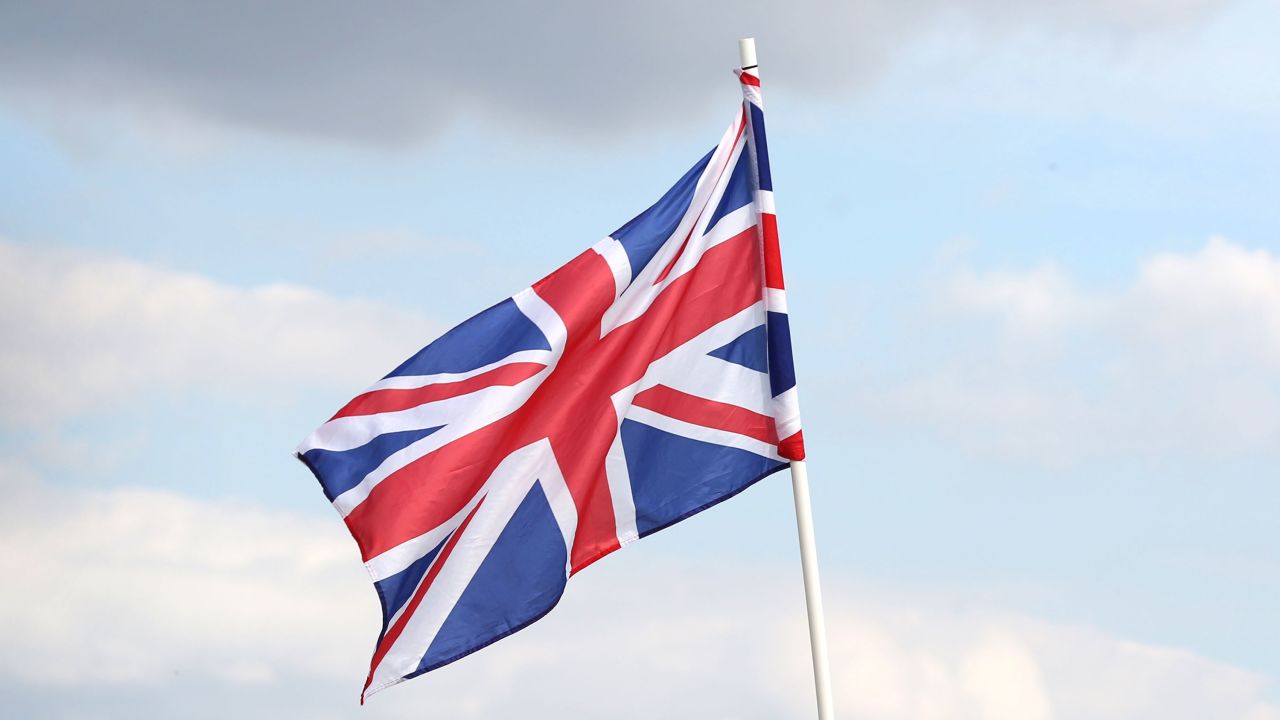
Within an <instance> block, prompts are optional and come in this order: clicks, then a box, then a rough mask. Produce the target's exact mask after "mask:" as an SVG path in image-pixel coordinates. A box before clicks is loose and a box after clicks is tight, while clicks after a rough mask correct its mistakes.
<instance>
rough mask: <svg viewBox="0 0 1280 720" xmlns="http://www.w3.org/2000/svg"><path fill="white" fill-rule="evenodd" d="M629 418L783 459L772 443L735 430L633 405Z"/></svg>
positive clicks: (700, 438) (688, 435)
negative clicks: (701, 423)
mask: <svg viewBox="0 0 1280 720" xmlns="http://www.w3.org/2000/svg"><path fill="white" fill-rule="evenodd" d="M627 419H628V420H635V421H636V422H639V423H644V424H645V425H649V426H650V427H655V428H657V429H659V430H665V431H666V432H669V433H671V434H673V435H680V436H682V437H687V438H692V439H694V440H701V441H703V442H708V443H712V444H714V445H728V446H729V447H734V448H738V449H739V450H746V451H747V452H751V453H755V454H756V455H762V456H764V457H767V458H769V459H771V460H781V459H782V458H781V456H779V455H778V448H777V447H776V446H774V445H772V444H770V443H766V442H761V441H759V440H756V439H755V438H753V437H747V436H746V435H739V434H738V433H735V432H730V431H728V430H722V429H720V428H709V427H705V426H703V425H695V424H693V423H690V422H685V421H684V420H677V419H675V418H673V417H668V416H666V415H662V414H661V413H656V412H654V411H652V410H650V409H648V408H642V407H632V408H631V409H629V410H627Z"/></svg>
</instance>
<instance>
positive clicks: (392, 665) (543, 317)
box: [297, 70, 804, 693]
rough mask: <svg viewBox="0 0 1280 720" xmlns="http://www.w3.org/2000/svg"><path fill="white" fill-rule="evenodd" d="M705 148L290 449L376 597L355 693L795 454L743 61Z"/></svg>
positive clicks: (483, 636)
mask: <svg viewBox="0 0 1280 720" xmlns="http://www.w3.org/2000/svg"><path fill="white" fill-rule="evenodd" d="M739 80H740V82H741V85H742V89H743V95H744V101H743V104H742V108H741V109H740V110H739V112H738V113H737V115H736V117H735V118H734V120H733V123H732V124H731V125H730V126H729V129H728V131H727V132H726V133H725V135H724V137H723V138H722V139H721V140H720V144H719V145H717V146H716V148H715V149H714V150H713V151H711V152H710V153H709V154H707V155H706V156H705V157H703V158H702V159H701V160H699V161H698V162H697V163H696V164H695V165H694V166H693V168H692V169H690V170H689V171H688V172H687V173H685V174H684V176H683V177H681V178H680V180H679V181H677V182H676V184H675V186H674V187H672V188H671V189H670V190H669V191H667V193H666V195H664V196H663V197H662V199H660V200H659V201H658V202H657V203H656V204H654V205H653V206H652V207H650V208H649V209H648V210H646V211H645V212H643V213H641V214H640V215H639V216H638V217H636V218H635V219H633V220H631V221H630V222H628V223H627V224H625V225H623V226H622V227H621V228H620V229H618V230H617V231H616V232H614V233H613V234H612V235H610V236H608V237H606V238H604V239H603V240H601V241H600V242H598V243H596V245H595V246H594V247H592V248H591V249H589V250H587V251H586V252H584V253H582V254H581V255H579V256H578V257H577V258H575V259H574V260H572V261H571V262H569V264H567V265H565V266H564V267H562V268H560V269H559V270H556V271H555V272H553V273H552V274H550V275H549V276H547V277H546V278H544V279H542V280H540V281H538V282H537V283H535V284H534V285H533V286H532V287H530V288H526V289H525V290H522V291H520V292H519V293H516V294H515V295H514V296H512V297H510V298H507V299H506V300H503V301H502V302H500V303H498V304H497V305H494V306H493V307H491V308H489V309H488V310H485V311H484V312H482V313H480V314H479V315H476V316H475V317H473V318H471V319H470V320H467V321H466V322H464V323H462V324H461V325H459V326H458V327H456V328H454V329H453V330H450V331H449V332H448V333H446V334H445V335H444V336H443V337H441V338H440V339H438V340H436V341H435V342H433V343H431V344H430V345H428V346H427V347H425V348H423V349H422V350H421V351H420V352H418V353H417V354H416V355H414V356H413V357H411V358H409V359H408V360H407V361H405V362H404V363H403V364H402V365H400V367H398V368H396V369H395V370H393V371H392V372H391V373H390V374H389V375H387V376H386V377H385V378H383V379H382V380H380V381H378V382H377V383H374V384H373V386H371V387H370V388H369V389H368V390H366V391H365V392H364V393H362V394H361V395H359V396H357V397H356V398H355V399H354V400H352V401H351V402H349V403H347V405H346V406H344V407H343V408H342V409H341V410H339V411H338V412H337V414H336V415H334V416H333V418H332V419H331V420H329V421H328V422H326V423H325V424H324V425H321V426H320V428H319V429H317V430H316V431H315V432H313V433H312V434H311V435H310V436H309V437H308V438H307V439H306V440H305V441H303V442H302V444H301V445H300V446H299V447H298V449H297V453H298V457H299V458H300V459H301V460H302V461H303V462H304V463H306V465H307V466H308V467H309V468H310V469H311V471H312V472H313V473H315V475H316V477H317V478H318V479H319V481H320V485H321V487H322V488H323V489H324V492H325V494H326V495H327V496H328V498H329V499H330V500H331V501H332V502H333V505H334V507H335V508H337V510H338V512H339V513H340V514H341V515H342V516H343V518H344V519H345V521H346V523H347V527H348V528H349V529H350V531H351V534H352V535H353V536H354V537H355V539H356V542H357V543H358V544H359V546H360V552H361V554H362V556H363V559H364V562H365V565H366V566H367V568H368V570H369V573H370V575H371V576H372V577H373V580H374V586H375V587H376V588H377V591H378V597H379V599H380V600H381V601H382V614H383V618H382V633H381V635H380V636H379V638H378V643H377V646H376V649H375V651H374V655H373V661H372V664H371V667H370V672H369V677H368V679H367V680H366V682H365V693H373V692H377V691H378V690H381V689H383V688H386V687H388V686H390V685H394V684H396V683H399V682H401V681H402V680H405V679H408V678H410V677H414V676H415V675H419V674H421V673H425V672H428V671H430V670H433V669H435V668H438V667H440V666H442V665H445V664H448V663H451V662H453V661H455V660H457V659H459V658H461V657H463V656H465V655H467V654H469V653H472V652H475V651H476V650H479V649H480V648H482V647H484V646H486V645H488V644H490V643H493V642H495V641H497V640H499V639H501V638H503V637H505V636H507V635H510V634H511V633H513V632H516V631H517V630H519V629H521V628H523V627H525V626H527V625H529V624H530V623H532V622H534V621H536V620H537V619H538V618H540V617H542V616H543V615H544V614H546V613H547V612H548V611H550V610H551V608H552V607H554V606H555V604H556V602H557V601H558V600H559V598H560V595H561V593H562V592H563V590H564V587H565V583H566V581H567V580H568V578H569V577H570V576H572V575H573V574H574V573H576V572H578V571H579V570H581V569H583V568H584V567H586V566H587V565H590V564H591V563H592V562H595V561H596V560H598V559H600V558H601V557H603V556H605V555H607V554H609V553H611V552H613V551H614V550H617V549H618V548H620V547H622V546H623V545H626V544H627V543H629V542H631V541H633V540H636V539H638V538H641V537H644V536H645V535H648V534H650V533H653V532H657V531H658V530H661V529H662V528H664V527H666V526H668V525H671V524H673V523H676V522H679V521H680V520H683V519H685V518H687V517H689V516H690V515H693V514H695V513H697V512H700V511H702V510H704V509H706V508H708V507H710V506H712V505H714V504H716V503H718V502H720V501H722V500H725V499H727V498H729V497H732V496H733V495H735V494H737V493H738V492H740V491H742V490H744V489H745V488H747V487H749V486H750V485H752V484H753V483H755V482H756V481H758V480H760V479H761V478H763V477H765V476H767V475H769V474H770V473H773V472H776V471H777V470H780V469H782V468H784V467H786V463H787V461H788V460H799V459H802V458H803V457H804V444H803V440H802V437H801V433H800V416H799V409H798V405H797V401H796V387H795V385H796V382H795V372H794V369H793V365H792V359H791V340H790V334H789V329H788V324H787V304H786V297H785V294H784V291H783V283H782V264H781V258H780V255H779V250H778V236H777V223H776V220H775V217H774V209H773V208H774V206H773V183H772V179H771V177H770V173H769V159H768V149H767V146H766V144H765V132H764V115H763V113H762V111H761V105H760V95H759V84H760V81H759V78H758V76H757V75H756V74H754V72H752V71H750V70H744V71H743V72H741V73H740V74H739Z"/></svg>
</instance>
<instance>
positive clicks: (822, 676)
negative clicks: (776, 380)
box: [791, 460, 835, 720]
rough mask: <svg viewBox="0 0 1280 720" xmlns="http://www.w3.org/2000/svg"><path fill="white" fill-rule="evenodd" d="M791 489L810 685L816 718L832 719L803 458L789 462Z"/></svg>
mask: <svg viewBox="0 0 1280 720" xmlns="http://www.w3.org/2000/svg"><path fill="white" fill-rule="evenodd" d="M791 492H792V495H793V496H794V498H795V503H796V532H797V534H798V535H799V536H800V568H801V570H802V571H803V573H804V602H805V610H806V611H807V612H808V614H809V649H810V651H811V652H812V653H813V685H814V690H815V691H816V692H817V696H818V720H833V719H834V718H835V710H834V707H833V703H832V702H831V667H830V666H829V664H828V662H827V621H826V617H825V615H824V614H823V612H822V583H821V582H820V581H819V579H818V548H817V543H816V542H815V541H814V539H813V508H812V506H811V505H810V503H809V469H808V466H806V465H805V462H804V461H803V460H793V461H792V462H791Z"/></svg>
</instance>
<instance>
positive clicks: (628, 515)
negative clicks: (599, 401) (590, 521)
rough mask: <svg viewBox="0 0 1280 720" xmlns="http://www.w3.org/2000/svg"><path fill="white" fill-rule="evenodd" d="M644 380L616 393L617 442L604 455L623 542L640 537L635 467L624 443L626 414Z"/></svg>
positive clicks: (620, 540)
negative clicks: (629, 463) (629, 462)
mask: <svg viewBox="0 0 1280 720" xmlns="http://www.w3.org/2000/svg"><path fill="white" fill-rule="evenodd" d="M639 390H640V383H638V382H637V383H632V384H631V385H628V386H627V387H625V388H623V389H622V390H619V391H618V392H617V393H615V394H614V395H613V397H612V398H610V399H611V400H613V412H614V417H615V418H616V419H617V421H618V426H617V428H616V429H615V431H614V434H613V443H612V444H610V445H609V452H608V453H607V454H606V455H605V457H604V475H605V479H606V480H607V481H608V483H609V497H610V499H611V500H612V501H613V521H614V525H615V526H616V528H617V537H618V544H619V545H626V544H627V543H629V542H631V541H633V540H636V539H637V538H639V537H640V533H639V531H638V530H637V529H636V503H635V498H634V497H633V496H632V494H631V470H630V468H628V467H627V455H626V451H625V449H624V448H623V447H622V433H621V429H622V418H623V416H624V415H625V414H626V411H627V408H629V407H631V402H632V401H633V400H634V399H635V396H636V393H637V392H638V391H639Z"/></svg>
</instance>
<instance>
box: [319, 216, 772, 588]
mask: <svg viewBox="0 0 1280 720" xmlns="http://www.w3.org/2000/svg"><path fill="white" fill-rule="evenodd" d="M533 287H534V291H535V292H537V294H538V295H539V297H541V298H542V300H544V301H545V302H546V303H547V304H548V305H550V306H551V308H552V309H554V310H555V311H556V313H557V314H558V315H559V316H560V318H561V320H562V321H563V322H564V325H565V327H566V329H567V330H568V338H567V341H566V345H565V348H564V351H563V353H562V355H561V357H560V359H559V361H558V363H557V365H556V367H555V369H554V370H553V371H552V372H551V374H550V375H549V376H548V377H547V378H546V379H545V380H544V381H543V382H542V384H541V385H540V386H539V387H538V388H537V389H536V390H535V391H534V393H533V395H532V396H531V397H530V398H529V399H528V400H527V401H526V402H525V403H524V404H523V405H522V406H521V407H520V408H519V409H517V410H516V411H515V412H513V413H511V414H510V415H508V416H506V417H504V418H502V419H501V420H498V421H497V422H494V423H492V424H490V425H488V426H486V427H484V428H481V429H479V430H477V431H475V432H473V433H471V434H469V435H467V436H465V437H462V438H460V439H458V440H455V441H453V442H451V443H449V444H447V445H445V446H443V447H441V448H439V449H437V450H435V451H434V452H431V453H429V454H427V455H425V456H423V457H421V458H419V459H417V460H415V461H413V462H412V463H410V464H408V465H406V466H405V467H403V468H401V469H400V470H398V471H396V472H394V473H392V474H391V475H389V476H387V477H386V478H385V479H384V480H383V481H382V482H381V483H379V484H378V485H377V486H376V487H374V488H373V490H372V491H371V492H370V494H369V496H368V498H367V499H365V500H364V502H362V503H361V504H360V505H358V506H356V508H355V509H353V510H352V511H351V513H350V514H349V515H348V516H347V518H346V522H347V525H348V527H349V528H350V530H351V533H352V535H353V536H355V538H356V542H357V543H359V545H360V549H361V552H362V554H363V556H364V559H365V560H366V561H367V560H369V559H370V558H373V557H375V556H377V555H379V554H381V553H382V552H385V551H386V550H389V549H391V548H393V547H395V546H397V545H399V544H401V543H403V542H405V541H407V540H410V539H412V538H414V537H417V536H418V535H421V534H422V533H424V532H426V531H428V530H430V529H432V528H434V527H437V526H439V525H441V524H442V523H444V522H446V521H447V520H448V519H449V518H451V517H453V516H454V515H455V514H456V513H457V512H458V511H459V510H460V509H461V508H463V507H464V506H465V505H466V504H467V502H468V501H469V500H471V499H472V498H473V497H474V496H475V494H476V493H477V492H479V491H480V489H481V487H482V486H483V484H484V482H485V481H486V480H487V479H488V477H489V475H490V474H491V473H492V472H493V470H494V468H495V467H496V466H497V465H498V463H499V462H501V461H502V460H503V458H505V457H507V456H508V455H509V454H511V453H512V452H513V451H515V450H517V449H519V448H521V447H524V446H526V445H528V444H530V443H532V442H535V441H537V440H540V439H542V438H549V439H550V441H551V446H552V449H553V451H554V453H555V457H556V461H557V463H558V464H559V466H560V468H561V472H562V473H563V475H564V478H565V483H566V485H567V486H568V488H569V492H570V493H571V494H572V496H573V499H574V504H575V505H576V507H577V511H578V525H577V533H576V536H575V539H574V544H573V548H572V552H571V553H570V564H571V567H572V570H573V572H577V571H578V570H581V569H582V568H584V567H586V566H587V565H589V564H591V563H592V562H594V561H595V560H597V559H599V558H600V557H602V556H604V555H607V554H608V553H610V552H612V551H613V550H616V549H617V548H618V539H617V528H616V526H615V521H614V512H613V502H612V498H611V497H610V493H609V484H608V482H607V479H606V477H605V469H604V467H605V465H604V458H605V455H606V453H607V452H608V450H609V447H610V445H611V444H612V443H613V439H614V437H615V435H616V433H617V428H618V422H619V419H618V418H617V417H616V414H615V410H614V407H613V403H612V400H611V397H612V396H613V395H614V394H615V393H617V392H618V391H620V390H622V389H624V388H626V387H628V386H630V385H632V384H633V383H635V382H636V381H638V380H640V379H641V378H642V377H643V376H644V374H645V372H646V371H647V369H648V367H649V365H650V363H652V362H653V361H654V360H656V359H658V358H660V357H662V356H664V355H666V354H667V353H668V352H670V351H671V350H673V349H675V348H677V347H679V346H680V345H682V344H684V343H686V342H688V341H689V340H691V339H692V338H694V337H696V336H697V335H699V334H701V333H703V332H705V331H706V330H708V329H710V328H711V327H712V326H714V325H716V324H717V323H719V322H722V321H724V320H726V319H728V318H730V317H732V316H733V315H735V314H737V313H738V312H740V311H742V310H743V309H745V308H747V307H749V306H751V305H752V304H753V303H756V302H759V301H760V299H761V296H762V293H763V289H762V288H763V269H762V267H761V253H760V249H759V236H758V230H757V228H756V227H755V226H752V227H751V228H748V229H747V230H745V231H743V232H741V233H739V234H738V235H736V236H734V237H732V238H730V239H729V240H726V241H724V242H722V243H720V244H718V245H716V246H714V247H712V248H711V249H709V250H707V251H706V253H705V254H704V255H703V256H702V258H701V259H700V261H699V263H698V264H697V265H696V266H695V267H694V268H693V269H692V270H690V271H689V272H687V273H685V274H684V275H682V276H680V277H678V278H676V279H675V280H673V281H672V282H671V283H670V284H669V285H668V286H667V287H666V288H665V289H664V290H663V291H662V292H661V293H660V294H659V295H658V296H657V298H656V299H655V300H654V302H653V304H652V305H651V306H650V307H649V308H648V309H647V310H646V311H645V313H644V314H643V315H641V316H640V317H639V318H637V319H635V320H632V321H631V322H628V323H626V324H624V325H622V326H620V327H618V328H616V329H614V330H613V331H612V332H610V333H609V334H608V335H607V336H605V337H604V338H601V337H600V327H601V326H600V319H601V317H602V316H603V314H604V312H605V310H606V309H607V308H608V307H609V306H610V305H612V304H613V302H614V299H615V298H614V278H613V273H612V271H611V270H610V268H609V266H608V264H607V263H606V262H605V260H604V259H603V258H602V257H600V255H598V254H597V253H595V252H594V251H587V252H585V253H583V254H582V255H579V256H578V257H577V258H576V259H574V260H573V261H572V262H570V263H569V264H568V265H565V266H564V267H562V268H560V269H559V270H557V271H556V272H554V273H552V274H551V275H549V276H547V277H546V278H544V279H543V280H541V281H539V282H538V283H536V284H535V285H534V286H533ZM508 367H509V366H508ZM505 372H506V373H507V374H508V376H509V377H512V378H520V379H523V377H528V376H529V375H530V374H531V373H530V372H529V369H528V368H518V369H514V370H507V371H505ZM521 376H523V377H521ZM464 382H468V381H464ZM512 382H518V380H514V381H512ZM503 384H508V383H506V382H503ZM433 387H434V386H433ZM655 390H658V388H655ZM664 390H669V389H664ZM410 392H415V391H410ZM671 392H674V391H671ZM671 392H662V391H660V392H656V393H654V392H650V393H645V394H644V395H645V397H638V398H637V404H641V405H647V406H649V407H653V408H654V409H659V410H663V409H665V410H666V411H667V412H681V411H683V412H685V413H686V414H691V415H693V416H696V417H691V418H689V419H691V420H693V421H695V422H699V423H700V424H704V425H708V424H710V425H713V426H724V425H726V424H727V425H729V426H730V427H731V428H732V429H734V431H736V432H740V433H742V434H746V435H751V436H755V437H758V438H760V439H765V438H770V437H771V436H772V435H773V428H772V421H771V420H770V419H769V418H766V417H764V416H762V415H758V414H756V413H752V412H750V411H747V410H745V409H743V408H737V407H735V406H728V405H724V404H723V403H712V402H710V401H705V400H701V399H700V398H692V396H687V395H683V394H682V393H679V394H676V395H672V394H671ZM682 395H683V397H680V396H682ZM406 401H409V399H408V398H405V399H402V400H401V402H406ZM743 413H746V414H747V415H746V416H744V415H742V414H743ZM340 414H341V413H340ZM770 441H771V442H776V438H774V439H772V440H770ZM424 585H425V583H424Z"/></svg>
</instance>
